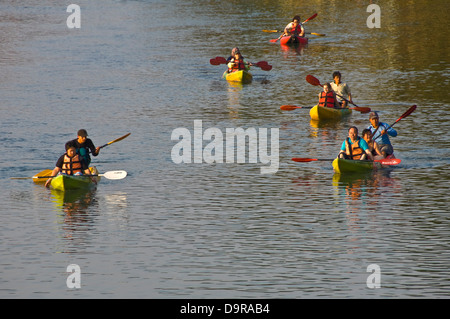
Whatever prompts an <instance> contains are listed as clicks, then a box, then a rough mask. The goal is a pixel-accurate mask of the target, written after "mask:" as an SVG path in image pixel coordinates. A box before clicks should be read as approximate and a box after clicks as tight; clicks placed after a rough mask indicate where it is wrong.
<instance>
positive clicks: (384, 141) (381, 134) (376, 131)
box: [367, 112, 397, 158]
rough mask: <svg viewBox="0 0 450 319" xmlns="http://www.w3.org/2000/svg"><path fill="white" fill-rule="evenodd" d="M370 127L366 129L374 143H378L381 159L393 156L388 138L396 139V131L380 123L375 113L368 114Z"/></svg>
mask: <svg viewBox="0 0 450 319" xmlns="http://www.w3.org/2000/svg"><path fill="white" fill-rule="evenodd" d="M369 121H370V124H371V125H370V126H369V127H367V128H368V129H369V130H370V131H371V132H372V136H373V138H374V141H375V142H377V143H378V146H379V148H380V151H381V153H382V154H383V157H384V158H386V156H388V155H392V154H394V148H393V146H392V144H391V141H390V139H389V136H392V137H396V136H397V131H396V130H394V129H393V128H392V127H390V126H389V124H387V123H384V122H380V119H379V117H378V113H377V112H371V113H370V114H369Z"/></svg>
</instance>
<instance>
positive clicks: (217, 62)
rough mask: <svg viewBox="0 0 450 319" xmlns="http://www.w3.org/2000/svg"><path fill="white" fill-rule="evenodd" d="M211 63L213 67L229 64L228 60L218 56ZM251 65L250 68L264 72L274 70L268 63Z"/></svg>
mask: <svg viewBox="0 0 450 319" xmlns="http://www.w3.org/2000/svg"><path fill="white" fill-rule="evenodd" d="M209 63H211V64H212V65H220V64H227V60H226V59H225V58H224V57H221V56H217V57H215V58H214V59H210V60H209ZM249 64H250V66H257V67H259V68H261V70H263V71H270V70H272V66H271V65H270V64H269V63H268V62H267V61H259V62H257V63H253V62H250V63H249Z"/></svg>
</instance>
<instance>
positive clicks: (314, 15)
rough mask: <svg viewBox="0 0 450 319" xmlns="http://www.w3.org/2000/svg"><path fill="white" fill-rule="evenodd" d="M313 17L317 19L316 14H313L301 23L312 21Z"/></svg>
mask: <svg viewBox="0 0 450 319" xmlns="http://www.w3.org/2000/svg"><path fill="white" fill-rule="evenodd" d="M315 17H317V13H314V14H313V15H312V16H311V17H310V18H308V19H306V20H305V21H303V23H306V22H308V21H309V20H312V19H314V18H315Z"/></svg>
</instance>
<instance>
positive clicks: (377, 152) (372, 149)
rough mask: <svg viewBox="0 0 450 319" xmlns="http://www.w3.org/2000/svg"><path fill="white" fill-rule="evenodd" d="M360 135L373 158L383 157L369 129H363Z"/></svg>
mask: <svg viewBox="0 0 450 319" xmlns="http://www.w3.org/2000/svg"><path fill="white" fill-rule="evenodd" d="M361 135H362V138H363V139H364V140H365V141H366V143H367V145H368V146H369V151H370V152H371V153H372V155H373V158H374V159H383V158H385V157H384V156H383V154H382V153H381V151H380V148H379V147H378V143H377V142H375V141H374V140H373V139H372V132H371V131H370V130H369V129H367V128H366V129H364V130H363V131H362V134H361Z"/></svg>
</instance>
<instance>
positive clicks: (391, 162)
mask: <svg viewBox="0 0 450 319" xmlns="http://www.w3.org/2000/svg"><path fill="white" fill-rule="evenodd" d="M292 160H293V161H294V162H301V163H308V162H316V161H319V162H332V161H334V160H335V159H334V158H333V159H328V158H326V159H324V158H301V157H294V158H292ZM373 161H374V162H378V163H381V164H383V165H397V164H399V163H400V162H401V159H399V158H383V159H378V160H373ZM363 162H364V161H363ZM365 162H369V161H365Z"/></svg>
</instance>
